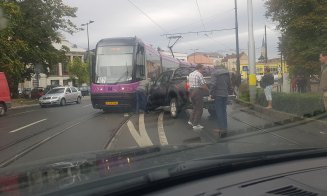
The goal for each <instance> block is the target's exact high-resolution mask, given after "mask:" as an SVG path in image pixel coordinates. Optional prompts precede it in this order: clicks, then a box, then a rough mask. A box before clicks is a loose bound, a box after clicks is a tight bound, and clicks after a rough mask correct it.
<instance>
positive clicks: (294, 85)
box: [291, 77, 297, 93]
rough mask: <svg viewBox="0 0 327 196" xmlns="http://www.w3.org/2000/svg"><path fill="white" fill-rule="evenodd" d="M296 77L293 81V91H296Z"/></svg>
mask: <svg viewBox="0 0 327 196" xmlns="http://www.w3.org/2000/svg"><path fill="white" fill-rule="evenodd" d="M296 83H297V81H296V77H294V78H293V79H292V81H291V90H292V93H295V92H296Z"/></svg>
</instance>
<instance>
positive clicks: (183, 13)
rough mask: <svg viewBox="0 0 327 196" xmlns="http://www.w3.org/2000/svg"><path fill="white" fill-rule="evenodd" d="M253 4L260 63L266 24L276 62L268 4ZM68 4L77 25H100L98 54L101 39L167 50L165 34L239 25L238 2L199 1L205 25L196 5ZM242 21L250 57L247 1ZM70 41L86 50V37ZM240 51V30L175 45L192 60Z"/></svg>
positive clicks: (176, 0)
mask: <svg viewBox="0 0 327 196" xmlns="http://www.w3.org/2000/svg"><path fill="white" fill-rule="evenodd" d="M252 1H253V9H254V13H253V15H254V33H255V35H254V37H255V41H256V43H255V44H256V53H257V54H256V58H258V57H259V54H260V47H261V43H262V38H263V36H264V25H265V24H266V25H267V26H268V28H267V36H268V57H269V58H272V57H277V56H278V55H277V54H278V51H277V41H278V39H277V37H278V36H279V33H278V31H276V30H274V24H272V23H271V21H269V20H267V19H266V18H265V16H264V14H265V7H264V0H252ZM64 2H65V3H66V4H67V5H69V6H72V7H77V8H78V11H77V18H75V19H74V20H73V21H74V22H75V24H77V25H80V24H82V23H85V22H88V21H89V20H94V21H95V22H94V23H93V24H91V25H90V26H89V33H90V47H91V48H94V47H95V45H96V43H97V41H99V40H100V39H102V38H108V37H123V36H138V37H140V38H141V39H142V40H144V41H145V42H147V43H149V44H152V45H153V46H154V47H158V46H159V47H161V48H162V49H166V48H167V45H168V41H169V40H168V39H167V38H166V37H165V36H162V34H165V33H183V32H190V31H203V30H213V29H226V28H233V27H234V24H235V22H234V0H197V2H198V5H199V8H200V9H199V10H200V13H201V16H202V21H203V23H204V24H202V22H201V17H200V13H199V10H198V8H197V3H196V0H64ZM133 4H134V5H133ZM135 6H137V7H138V8H139V9H141V10H142V12H144V13H146V15H148V16H149V17H150V18H151V19H152V20H153V21H154V22H153V21H151V20H150V19H149V18H148V17H146V16H145V14H144V13H142V12H141V11H140V10H139V9H138V8H136V7H135ZM238 19H239V39H240V49H241V51H245V52H247V43H248V36H247V30H248V24H247V0H238ZM154 23H155V24H154ZM65 36H66V38H67V39H68V40H69V41H70V42H72V43H75V44H77V45H78V46H79V47H83V48H87V37H86V31H81V32H77V33H75V34H74V35H69V34H65ZM235 48H236V47H235V30H229V31H220V32H212V33H207V34H206V35H205V33H199V34H188V35H183V38H182V39H181V40H180V41H179V42H178V43H177V44H176V45H175V47H174V51H178V52H185V53H188V54H189V53H192V52H193V49H199V51H206V52H219V53H221V54H223V55H224V54H226V53H229V54H230V53H232V52H235Z"/></svg>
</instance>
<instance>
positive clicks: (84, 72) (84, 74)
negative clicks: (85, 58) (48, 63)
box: [68, 58, 89, 85]
mask: <svg viewBox="0 0 327 196" xmlns="http://www.w3.org/2000/svg"><path fill="white" fill-rule="evenodd" d="M68 72H69V76H70V78H71V79H72V80H76V81H77V83H78V85H82V84H83V83H88V82H89V66H88V64H86V63H83V62H82V60H81V59H80V58H74V60H73V61H72V62H70V63H68Z"/></svg>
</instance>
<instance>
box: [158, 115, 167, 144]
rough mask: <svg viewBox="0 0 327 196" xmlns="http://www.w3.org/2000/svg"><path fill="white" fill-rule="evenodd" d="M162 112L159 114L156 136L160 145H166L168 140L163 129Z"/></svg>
mask: <svg viewBox="0 0 327 196" xmlns="http://www.w3.org/2000/svg"><path fill="white" fill-rule="evenodd" d="M163 117H164V112H161V113H160V115H159V118H158V134H159V140H160V144H161V145H168V140H167V137H166V134H165V130H164V127H163Z"/></svg>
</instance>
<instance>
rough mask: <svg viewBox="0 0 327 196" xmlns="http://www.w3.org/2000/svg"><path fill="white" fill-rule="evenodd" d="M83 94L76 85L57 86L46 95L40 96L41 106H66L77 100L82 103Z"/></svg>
mask: <svg viewBox="0 0 327 196" xmlns="http://www.w3.org/2000/svg"><path fill="white" fill-rule="evenodd" d="M81 99H82V94H81V91H79V90H78V89H77V88H75V87H69V86H67V87H55V88H53V89H51V90H50V91H49V92H47V93H46V94H45V95H43V96H42V97H40V99H39V104H40V106H41V107H44V106H47V105H61V106H64V105H66V103H73V102H76V103H77V104H80V103H81Z"/></svg>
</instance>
